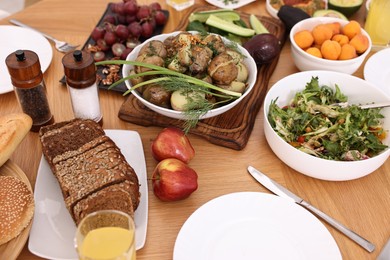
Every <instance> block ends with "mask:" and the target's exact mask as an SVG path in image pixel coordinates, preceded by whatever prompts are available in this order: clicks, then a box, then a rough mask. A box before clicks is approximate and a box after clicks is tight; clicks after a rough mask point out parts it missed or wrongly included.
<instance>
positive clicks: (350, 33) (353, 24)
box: [342, 20, 361, 40]
mask: <svg viewBox="0 0 390 260" xmlns="http://www.w3.org/2000/svg"><path fill="white" fill-rule="evenodd" d="M360 32H361V26H360V24H359V23H358V22H357V21H355V20H351V21H349V23H347V24H346V25H344V27H343V28H342V33H343V34H344V35H346V36H347V37H348V39H349V40H351V39H352V38H353V37H354V36H355V35H356V34H358V33H360Z"/></svg>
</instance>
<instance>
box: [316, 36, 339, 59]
mask: <svg viewBox="0 0 390 260" xmlns="http://www.w3.org/2000/svg"><path fill="white" fill-rule="evenodd" d="M321 53H322V57H324V58H325V59H328V60H337V59H338V58H339V56H340V53H341V45H340V44H339V43H338V42H336V41H332V40H325V41H324V42H323V43H322V45H321Z"/></svg>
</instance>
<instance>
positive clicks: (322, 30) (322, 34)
mask: <svg viewBox="0 0 390 260" xmlns="http://www.w3.org/2000/svg"><path fill="white" fill-rule="evenodd" d="M312 34H313V37H314V42H315V43H316V44H317V45H321V44H322V43H323V42H324V41H326V40H330V39H331V38H332V36H333V31H332V29H330V27H328V26H327V25H325V24H319V25H317V26H315V27H314V28H313V30H312Z"/></svg>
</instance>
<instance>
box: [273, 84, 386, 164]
mask: <svg viewBox="0 0 390 260" xmlns="http://www.w3.org/2000/svg"><path fill="white" fill-rule="evenodd" d="M347 100H348V98H347V97H346V96H345V95H344V94H343V93H342V92H341V91H340V88H339V87H338V86H337V85H335V87H334V89H333V88H331V87H330V86H326V85H324V86H320V85H319V81H318V77H312V79H311V81H310V82H308V83H307V84H306V86H305V89H304V90H303V91H301V92H297V93H296V94H295V96H294V98H293V100H292V101H291V103H290V104H288V105H286V106H284V107H279V106H278V105H277V104H276V102H277V99H276V100H272V101H271V104H270V106H269V113H268V120H269V122H270V123H271V126H272V127H273V129H274V130H275V131H276V132H277V133H278V135H279V136H281V137H282V138H283V139H284V140H286V142H288V143H289V144H291V145H293V146H294V147H296V148H297V149H299V150H301V151H303V152H306V153H308V154H311V155H313V156H317V157H320V158H323V159H329V160H336V161H355V160H362V159H367V158H370V157H372V156H375V155H377V154H379V153H380V152H382V151H383V150H385V149H387V145H385V144H383V143H382V140H383V139H384V137H385V136H386V131H385V130H384V129H383V126H382V123H383V118H384V116H383V114H381V111H380V108H371V109H361V108H360V107H358V106H357V105H351V106H347V107H341V106H338V105H337V104H336V103H342V102H346V101H347Z"/></svg>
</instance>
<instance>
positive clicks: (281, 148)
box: [264, 70, 390, 181]
mask: <svg viewBox="0 0 390 260" xmlns="http://www.w3.org/2000/svg"><path fill="white" fill-rule="evenodd" d="M312 77H318V79H319V83H320V86H322V85H327V86H330V87H332V88H333V89H334V87H335V84H337V85H338V87H339V88H340V90H341V92H342V93H343V94H344V95H346V96H347V97H348V103H349V104H367V103H372V102H374V103H382V102H390V96H388V95H387V94H386V93H384V92H383V91H382V90H381V89H379V88H377V87H375V86H374V85H373V84H371V83H369V82H367V81H364V80H362V79H360V78H357V77H355V76H351V75H348V74H344V73H340V72H332V71H319V70H317V71H304V72H299V73H295V74H292V75H289V76H287V77H285V78H283V79H281V80H279V81H278V82H277V83H275V84H274V85H273V86H272V87H271V89H270V90H269V91H268V93H267V95H266V97H265V100H264V118H265V120H264V132H265V137H266V139H267V142H268V144H269V146H270V147H271V149H272V150H273V152H274V153H275V154H276V155H277V156H278V157H279V159H280V160H282V161H283V162H284V163H286V164H287V165H288V166H290V167H291V168H293V169H294V170H296V171H298V172H300V173H303V174H305V175H307V176H310V177H313V178H317V179H322V180H328V181H346V180H353V179H357V178H360V177H363V176H366V175H368V174H370V173H372V172H374V171H375V170H376V169H378V168H379V167H380V166H381V165H382V164H383V163H384V162H385V161H386V160H387V158H388V157H389V154H390V149H389V148H387V149H386V150H384V151H383V152H382V153H380V154H378V155H376V156H374V157H371V158H369V159H365V160H361V161H335V160H327V159H322V158H318V157H315V156H312V155H309V154H307V153H305V152H302V151H300V150H298V149H296V148H294V147H293V146H291V145H290V144H288V143H287V142H286V141H285V140H284V139H283V138H282V137H280V136H279V135H278V134H277V133H276V132H275V131H274V129H273V128H272V126H271V124H270V123H269V121H268V111H269V106H270V104H271V102H272V101H273V100H276V99H277V102H276V104H277V105H278V106H279V107H283V106H285V105H288V104H289V102H290V101H291V100H292V99H293V97H294V95H295V93H297V92H300V91H302V90H304V89H305V85H306V83H308V82H310V80H311V78H312ZM381 113H382V114H383V115H384V117H385V118H384V123H383V128H384V129H385V130H386V132H387V137H386V138H385V140H384V141H383V143H384V144H386V145H388V146H389V145H390V133H389V130H390V108H383V109H382V110H381Z"/></svg>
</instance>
